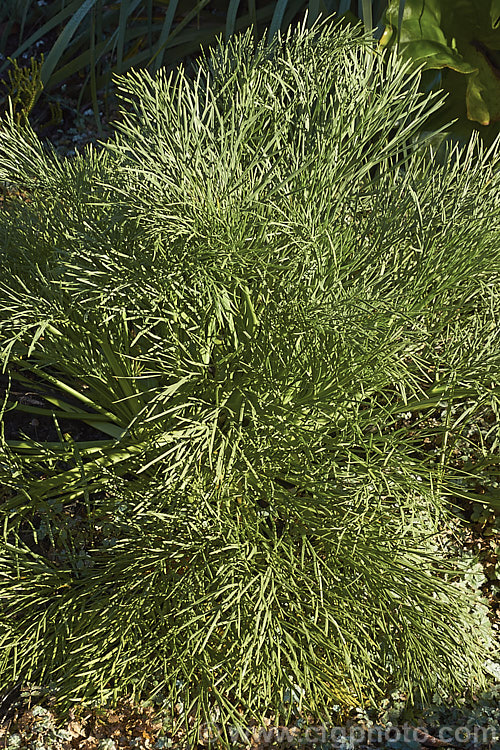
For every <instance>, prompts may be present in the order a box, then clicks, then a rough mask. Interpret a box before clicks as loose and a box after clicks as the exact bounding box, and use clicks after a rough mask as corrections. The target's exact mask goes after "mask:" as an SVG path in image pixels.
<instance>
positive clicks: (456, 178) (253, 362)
mask: <svg viewBox="0 0 500 750" xmlns="http://www.w3.org/2000/svg"><path fill="white" fill-rule="evenodd" d="M418 85H419V81H418V77H417V76H416V74H409V73H408V69H407V68H404V67H402V66H401V64H400V63H398V61H397V60H396V59H395V58H394V57H388V56H386V58H385V59H383V58H382V57H381V56H380V55H379V54H378V53H376V52H375V51H374V49H373V47H372V45H371V44H370V43H369V42H368V41H367V39H366V38H364V37H361V36H360V35H359V32H357V31H352V30H349V29H344V30H340V29H336V30H335V29H333V28H332V27H331V26H329V25H327V26H324V27H321V28H319V29H314V30H313V31H306V30H304V29H299V30H297V31H296V32H294V33H293V34H292V33H290V34H289V35H288V36H287V38H286V39H284V40H282V41H279V42H277V43H275V45H274V46H273V47H272V48H271V49H269V48H265V47H264V46H263V45H261V46H260V47H259V49H258V50H257V53H256V54H254V53H253V51H252V39H251V37H250V36H245V37H243V38H238V39H235V40H234V41H232V42H231V43H230V44H228V45H227V46H224V45H220V46H219V47H217V48H216V49H215V50H214V51H213V53H212V54H211V56H210V57H209V58H207V59H204V60H202V61H201V62H200V65H199V68H198V72H197V75H196V76H195V78H194V79H192V80H191V79H187V78H186V77H185V75H184V73H183V71H182V69H181V70H180V71H179V73H178V74H176V75H170V76H167V75H166V74H165V73H161V72H160V74H159V75H158V77H157V78H152V77H150V76H149V75H148V74H147V73H145V72H136V73H133V74H131V75H129V76H128V77H126V78H122V79H121V80H120V89H121V96H122V100H123V117H122V121H121V122H120V123H119V124H118V125H117V135H116V138H115V139H114V140H113V141H112V142H110V143H108V144H107V145H106V146H105V148H104V149H103V150H101V151H99V152H96V151H93V150H87V151H86V152H85V153H84V154H82V155H77V156H76V157H75V158H74V159H73V160H62V159H60V158H59V157H58V156H57V155H56V154H54V153H48V152H46V151H45V150H44V147H43V146H42V145H41V144H40V142H39V141H38V140H37V138H36V136H35V135H34V134H33V133H32V132H31V131H30V130H29V129H25V130H24V131H19V130H18V129H17V128H16V126H15V123H14V122H13V121H12V119H11V120H10V121H9V120H6V121H5V122H4V124H3V130H2V131H1V132H0V178H1V179H3V180H4V181H6V182H7V183H8V185H10V186H11V188H12V187H13V186H15V187H16V188H17V191H18V193H19V195H18V197H12V198H11V199H10V201H9V203H8V210H4V211H3V214H2V218H3V222H2V225H1V229H0V237H1V243H0V252H1V256H2V264H3V268H4V269H5V272H4V277H3V281H2V282H1V284H0V298H1V305H0V309H1V310H2V312H1V316H0V345H1V350H2V359H3V368H4V378H5V387H6V396H5V399H4V403H3V433H2V435H3V442H2V445H3V456H2V463H1V466H2V472H3V481H4V483H5V485H6V487H7V488H8V489H9V492H10V494H9V496H8V497H6V499H5V501H4V502H3V504H2V506H1V515H2V526H3V529H4V534H3V542H2V545H3V547H2V554H1V558H0V573H1V575H0V587H1V593H0V596H1V598H2V601H3V612H2V615H1V623H0V628H1V630H0V633H1V642H2V652H1V653H2V656H1V660H0V664H1V674H2V680H3V681H4V682H5V683H8V682H9V681H10V680H13V679H18V678H19V677H22V678H23V679H24V680H30V681H32V682H36V683H37V684H38V685H42V686H43V687H45V688H46V689H49V690H51V691H52V692H53V693H55V694H56V695H58V697H59V698H60V700H61V701H66V702H68V701H78V700H82V699H85V700H87V699H90V698H91V697H93V696H94V697H96V696H97V699H98V700H101V701H105V700H108V699H112V698H113V697H117V696H120V695H123V694H130V693H133V694H135V695H138V694H144V693H146V694H148V695H149V696H151V695H156V696H159V700H160V699H166V700H167V701H171V702H172V704H175V703H176V702H177V701H178V700H179V699H182V701H183V704H184V707H185V709H186V711H189V712H191V713H192V714H193V715H194V716H195V717H197V719H198V722H199V721H201V720H202V719H206V718H207V717H210V716H212V717H213V716H218V717H219V719H220V720H221V721H222V720H223V719H227V720H230V721H231V722H232V723H238V722H243V721H245V720H247V719H246V717H247V716H248V715H249V714H254V715H258V714H259V712H260V711H263V710H265V709H267V708H273V707H274V708H275V709H276V710H279V711H281V712H285V713H286V711H287V710H291V707H292V706H291V703H292V702H291V696H292V695H295V696H296V697H297V700H299V702H300V703H301V704H302V705H303V706H307V707H309V709H310V710H311V711H313V712H315V713H317V714H321V713H323V714H324V713H325V712H331V710H332V706H333V704H337V705H340V706H342V707H344V708H345V707H348V706H349V705H353V704H355V705H356V704H357V702H359V701H370V700H375V699H376V698H377V697H380V696H381V695H383V694H384V693H385V692H386V691H387V690H388V689H389V688H391V687H393V688H394V687H397V688H399V689H402V690H407V691H408V693H409V695H410V696H412V697H413V699H414V700H416V699H420V698H425V696H427V695H429V693H430V692H431V691H433V690H436V689H440V690H448V691H459V690H462V689H464V688H466V687H467V686H473V685H474V684H478V683H481V682H482V680H483V666H482V665H483V662H484V660H485V658H486V657H487V654H488V653H489V651H490V649H491V643H490V640H491V636H490V633H489V631H488V628H487V626H486V625H484V623H483V624H480V622H479V620H478V616H477V615H476V603H475V599H474V596H473V595H471V594H470V593H469V594H465V593H464V589H463V587H461V586H460V585H458V574H456V573H455V572H454V569H453V565H452V564H451V563H449V562H446V563H445V562H444V561H443V560H442V557H441V553H440V551H439V539H438V538H436V533H437V529H438V525H439V523H440V522H441V520H442V517H443V514H445V513H446V509H445V505H444V500H445V498H446V496H447V493H448V494H449V492H450V487H451V486H452V481H453V480H455V479H456V475H457V471H458V469H457V468H456V467H454V466H452V465H451V463H450V461H451V459H452V457H453V446H454V440H455V438H456V436H457V435H459V434H460V433H461V431H462V430H463V427H464V424H466V423H467V420H470V419H471V418H472V416H473V414H474V412H475V411H476V410H479V409H486V408H491V407H495V404H496V400H495V399H497V398H498V383H497V380H496V378H497V374H498V348H497V347H496V346H495V335H496V326H497V325H498V312H499V304H498V291H497V290H498V280H499V279H498V277H499V270H500V262H499V261H500V258H499V254H500V248H499V246H498V241H497V240H498V228H499V213H498V198H497V194H498V192H497V191H498V144H497V146H496V147H495V149H493V150H490V152H489V153H488V154H486V153H484V150H483V149H482V147H481V146H480V145H479V144H478V143H477V142H476V141H473V142H471V144H470V147H469V148H468V150H466V151H465V152H463V153H462V152H458V151H456V150H455V151H453V152H450V153H449V155H448V158H447V160H446V163H444V164H440V165H438V164H436V163H434V161H433V159H432V153H431V152H429V150H428V149H425V148H424V147H423V146H422V144H421V141H418V140H416V139H415V138H414V136H415V134H416V133H418V132H419V129H420V128H421V125H422V124H423V123H424V122H425V118H426V117H427V116H428V114H429V112H431V111H432V110H433V108H435V107H436V106H438V103H436V100H435V99H432V98H431V99H429V98H424V97H423V96H422V95H421V94H419V93H418ZM419 144H420V145H419ZM429 157H431V158H429ZM446 404H447V405H448V410H447V415H443V414H442V413H441V412H443V410H444V409H445V408H446V407H445V405H446ZM453 404H462V405H464V408H463V409H462V411H461V416H460V418H457V419H455V418H453V417H452V416H450V415H452V409H451V406H452V405H453ZM24 416H25V419H26V421H25V422H22V423H21V428H23V429H24V432H25V434H24V435H23V434H21V432H22V429H21V431H20V432H19V431H18V432H19V434H15V431H14V427H13V425H14V426H15V425H16V424H17V423H18V422H16V421H15V420H16V419H17V420H18V421H19V420H20V418H21V417H24ZM33 418H35V419H36V420H37V421H38V429H39V431H40V434H34V433H33V430H34V429H36V428H33V426H32V425H31V426H30V425H29V420H31V419H33ZM68 420H69V421H68ZM35 425H36V423H35ZM30 431H31V437H30V436H29V435H28V433H30ZM50 431H52V434H51V432H50ZM488 444H489V443H488ZM483 452H484V455H485V457H487V444H486V442H485V445H484V446H483ZM485 460H486V458H485ZM471 471H472V470H471ZM457 491H458V490H457ZM239 708H241V710H242V712H243V713H240V712H239V710H238V709H239ZM196 726H198V724H197V723H195V727H196Z"/></svg>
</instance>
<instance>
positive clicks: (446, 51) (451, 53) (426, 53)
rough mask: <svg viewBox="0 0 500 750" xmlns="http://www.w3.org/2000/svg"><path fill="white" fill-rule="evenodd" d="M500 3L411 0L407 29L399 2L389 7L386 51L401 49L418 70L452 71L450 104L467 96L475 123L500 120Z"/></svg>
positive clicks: (488, 0) (447, 85) (447, 79)
mask: <svg viewBox="0 0 500 750" xmlns="http://www.w3.org/2000/svg"><path fill="white" fill-rule="evenodd" d="M499 7H500V4H499V2H498V0H493V2H492V0H406V4H405V8H404V13H403V19H402V23H401V26H400V27H399V26H398V21H399V9H400V4H399V0H391V1H390V2H389V5H388V8H387V13H386V24H387V25H386V29H385V32H384V35H383V37H382V40H381V44H382V46H385V45H387V44H395V43H396V37H397V33H396V32H399V45H398V50H399V52H400V53H401V55H402V56H403V58H404V59H406V60H412V61H413V63H414V65H415V67H418V66H423V67H424V69H427V70H432V69H448V71H450V72H447V73H446V75H444V76H443V81H442V85H443V88H444V90H445V91H447V92H448V93H449V98H450V100H451V99H453V98H455V99H456V98H457V97H459V96H463V93H462V87H461V82H460V79H459V78H457V76H456V75H454V73H458V74H461V75H464V76H465V81H466V84H465V85H466V91H465V102H463V106H465V107H466V110H467V117H468V118H469V120H472V121H474V122H478V123H480V124H481V125H489V124H490V123H491V122H495V121H498V120H500V54H499V53H500V28H499Z"/></svg>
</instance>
